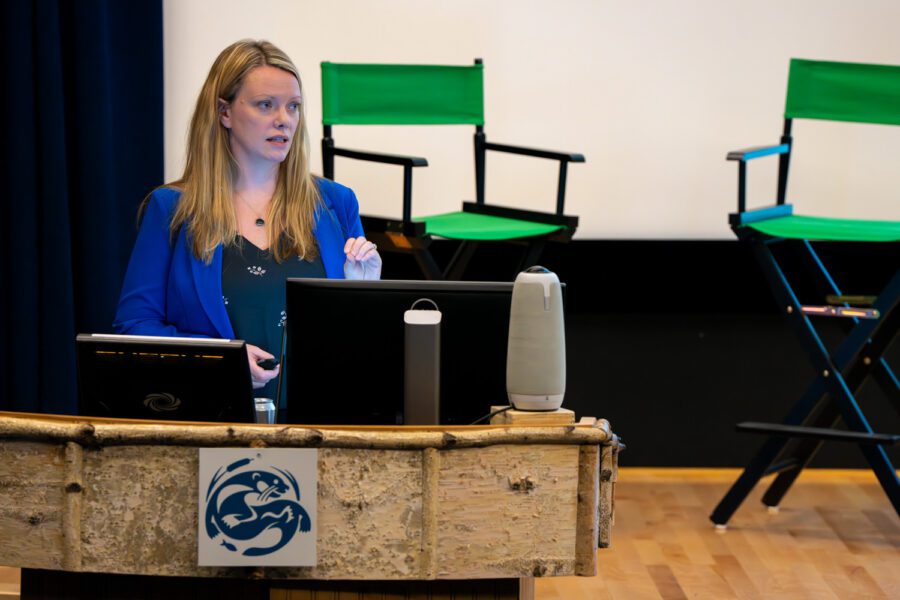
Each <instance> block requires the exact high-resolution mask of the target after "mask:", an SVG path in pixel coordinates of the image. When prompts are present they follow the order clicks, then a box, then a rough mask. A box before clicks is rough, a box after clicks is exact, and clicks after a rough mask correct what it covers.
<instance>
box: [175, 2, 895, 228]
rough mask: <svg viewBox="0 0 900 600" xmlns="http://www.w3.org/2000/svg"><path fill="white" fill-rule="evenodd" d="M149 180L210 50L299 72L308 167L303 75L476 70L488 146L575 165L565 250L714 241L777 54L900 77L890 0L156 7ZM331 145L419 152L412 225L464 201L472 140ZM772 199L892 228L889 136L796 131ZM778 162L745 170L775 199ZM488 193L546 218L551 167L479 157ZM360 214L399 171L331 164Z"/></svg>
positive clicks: (461, 132)
mask: <svg viewBox="0 0 900 600" xmlns="http://www.w3.org/2000/svg"><path fill="white" fill-rule="evenodd" d="M164 19H165V123H166V124H165V139H166V142H165V143H166V174H165V176H166V179H167V180H172V179H175V178H177V177H178V176H179V175H180V172H181V169H182V167H183V160H184V142H185V134H186V131H187V126H188V120H189V119H190V114H191V111H192V110H193V106H194V102H195V101H196V97H197V93H198V91H199V89H200V85H201V83H202V81H203V79H204V77H205V76H206V73H207V71H208V69H209V67H210V65H211V64H212V61H213V59H214V58H215V56H216V55H217V54H218V52H219V51H220V50H221V49H222V48H224V47H225V46H227V45H228V44H230V43H231V42H233V41H235V40H238V39H241V38H262V39H268V40H270V41H272V42H274V43H275V44H277V45H279V46H281V47H282V48H283V49H284V50H285V51H286V52H287V53H288V54H289V55H290V56H291V57H292V58H293V59H294V61H295V62H296V64H297V66H298V67H299V68H300V70H301V73H302V76H303V78H304V79H303V85H304V92H305V99H306V100H305V101H306V115H307V119H308V123H309V132H310V140H311V157H312V168H313V171H314V172H317V173H321V153H320V150H319V142H320V140H321V135H322V126H321V110H320V103H321V98H320V75H319V63H320V62H321V61H324V60H330V61H336V62H385V63H401V62H412V63H434V64H468V63H470V62H471V61H472V60H473V59H474V58H476V57H480V58H482V59H484V63H485V112H486V126H485V131H486V133H487V135H488V139H489V140H490V141H495V142H501V143H504V142H505V143H510V144H516V145H523V146H534V147H542V148H547V149H553V150H563V151H570V152H581V153H583V154H584V155H585V156H586V158H587V162H586V163H585V164H575V165H571V166H570V168H569V185H568V194H567V202H566V212H567V213H568V214H573V215H578V216H579V217H580V218H581V225H580V228H579V231H578V233H577V234H576V238H580V239H730V238H731V237H732V235H731V233H730V231H729V230H728V227H727V214H728V212H729V211H733V210H734V208H735V204H736V187H735V186H736V180H737V167H736V165H735V164H734V163H728V162H726V161H725V155H726V153H727V152H728V151H729V150H733V149H737V148H742V147H747V146H755V145H762V144H774V143H777V141H778V138H779V136H780V133H781V127H782V114H783V109H784V95H785V87H786V79H787V68H788V61H789V59H790V58H791V57H798V58H809V59H821V60H844V61H855V62H872V63H882V64H900V35H897V26H898V24H900V2H897V1H896V0H860V1H859V2H847V1H846V0H789V1H784V0H757V1H755V2H739V1H737V0H655V1H651V0H633V1H629V2H621V1H618V2H616V1H612V0H561V1H560V2H547V1H546V0H454V1H453V2H445V1H439V0H329V1H328V2H321V1H312V0H269V1H268V2H265V3H262V4H261V3H258V2H248V1H245V0H166V1H165V3H164ZM334 133H335V138H336V140H337V142H338V144H339V145H340V146H344V147H348V148H355V149H364V150H378V151H382V152H389V153H398V154H411V155H417V156H424V157H426V158H427V159H428V160H429V163H430V166H428V167H426V168H422V169H417V170H416V172H415V177H414V185H413V192H414V197H413V214H414V216H415V215H426V214H437V213H442V212H449V211H453V210H457V209H458V207H459V205H460V201H461V200H472V199H474V193H475V192H474V187H475V184H474V175H473V157H472V133H473V128H472V127H468V126H459V127H456V126H444V127H391V128H388V127H347V126H343V127H336V128H335V132H334ZM794 133H795V137H796V144H795V149H794V158H793V162H792V168H791V180H790V186H789V189H788V201H790V202H793V203H794V204H795V206H796V207H797V211H798V212H802V213H805V214H818V215H823V216H836V217H858V218H871V219H893V220H900V201H898V196H900V168H898V167H897V164H898V157H900V127H889V126H870V125H854V124H841V123H825V122H812V121H800V122H797V123H795V127H794ZM776 166H777V159H775V158H764V159H759V160H757V161H754V162H753V163H751V164H750V166H749V180H748V181H749V200H750V204H751V205H754V204H756V205H766V204H770V203H772V202H773V201H774V192H775V179H776V178H775V173H776ZM487 172H488V178H487V198H488V201H489V202H495V203H498V204H501V205H506V206H515V207H523V208H531V209H537V210H547V211H552V210H553V209H554V207H555V193H556V192H555V190H556V176H557V163H555V162H554V161H548V160H542V159H536V158H528V157H516V156H510V155H502V154H498V153H488V171H487ZM336 179H337V180H338V181H339V182H341V183H344V184H346V185H349V186H351V187H352V188H354V189H355V190H356V192H357V195H358V197H359V199H360V204H361V208H362V212H364V213H366V214H376V215H383V216H394V217H399V216H400V210H401V208H400V207H401V201H400V192H401V189H402V177H401V168H400V167H396V166H390V165H380V164H374V163H364V162H359V161H354V160H350V159H346V158H340V157H338V158H337V161H336Z"/></svg>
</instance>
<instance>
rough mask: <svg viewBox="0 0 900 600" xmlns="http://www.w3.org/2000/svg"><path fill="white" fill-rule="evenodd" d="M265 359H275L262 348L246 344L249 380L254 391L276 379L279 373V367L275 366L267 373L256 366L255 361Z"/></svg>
mask: <svg viewBox="0 0 900 600" xmlns="http://www.w3.org/2000/svg"><path fill="white" fill-rule="evenodd" d="M266 358H275V357H274V356H273V355H271V354H269V353H268V352H266V351H265V350H263V349H262V348H259V347H257V346H254V345H253V344H247V360H249V361H250V380H251V381H252V382H253V389H254V390H258V389H259V388H261V387H264V386H265V385H266V384H267V383H269V382H270V381H271V380H273V379H275V378H276V377H278V374H279V373H280V372H281V365H277V366H276V367H275V368H274V369H271V370H269V371H267V370H265V369H263V368H262V367H260V366H259V365H258V364H256V361H258V360H263V359H266Z"/></svg>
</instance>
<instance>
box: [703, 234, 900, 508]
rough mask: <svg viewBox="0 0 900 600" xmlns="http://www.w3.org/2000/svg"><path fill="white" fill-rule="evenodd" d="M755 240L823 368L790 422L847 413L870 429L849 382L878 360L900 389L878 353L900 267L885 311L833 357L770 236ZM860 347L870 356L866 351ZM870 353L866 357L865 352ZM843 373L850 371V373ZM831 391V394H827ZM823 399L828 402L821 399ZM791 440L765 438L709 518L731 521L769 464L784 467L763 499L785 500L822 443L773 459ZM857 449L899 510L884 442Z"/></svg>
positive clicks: (859, 379) (889, 330) (780, 297)
mask: <svg viewBox="0 0 900 600" xmlns="http://www.w3.org/2000/svg"><path fill="white" fill-rule="evenodd" d="M752 242H753V243H752V245H753V249H754V252H755V253H756V255H757V258H758V259H759V262H760V265H761V266H762V268H763V272H764V274H765V275H766V277H767V278H768V279H769V281H770V283H771V284H772V291H773V292H774V294H775V296H776V300H777V301H778V303H779V304H780V305H781V306H785V307H792V309H793V310H792V311H790V313H791V318H790V319H789V322H790V324H791V326H792V328H794V329H795V333H797V335H798V338H799V340H800V342H801V345H802V346H803V347H804V349H805V350H806V351H807V354H808V355H809V357H810V359H811V360H812V362H813V364H814V366H815V367H816V369H817V370H818V371H819V373H820V375H819V376H818V377H817V378H816V380H815V381H814V382H813V383H812V384H811V385H810V387H809V388H808V389H807V391H806V393H804V396H803V397H802V398H801V400H800V401H799V402H798V403H797V404H796V405H795V406H794V407H793V408H792V410H791V413H790V415H789V416H788V419H787V420H786V423H787V424H799V423H800V422H801V421H806V422H814V423H817V424H818V425H819V426H833V425H834V424H836V422H837V421H838V420H840V418H841V417H842V418H843V419H844V420H845V422H846V423H847V424H848V426H849V428H850V429H851V430H854V431H863V432H871V431H872V430H871V428H870V427H869V424H868V423H867V421H866V419H865V416H864V415H863V414H862V411H861V410H860V408H859V406H858V404H857V403H856V399H855V397H854V393H853V392H851V391H850V389H851V388H853V389H856V390H858V389H859V388H860V387H861V386H862V383H863V382H864V381H865V380H866V378H867V377H868V376H869V375H870V374H872V370H873V368H874V369H875V374H876V375H877V377H876V380H877V381H879V382H880V385H881V386H882V387H883V388H884V389H885V391H886V392H888V393H889V395H890V394H891V393H894V394H895V395H897V393H898V391H900V385H898V379H897V378H896V376H895V375H894V373H893V372H892V371H891V370H890V367H889V366H888V365H887V363H886V362H885V361H884V359H883V358H881V353H882V352H883V351H884V349H885V348H886V347H887V345H888V344H890V342H891V337H892V335H893V333H894V332H896V331H897V329H898V323H897V320H898V312H900V311H897V310H896V309H897V304H898V302H900V272H898V273H897V274H895V276H894V277H893V279H892V280H891V282H890V283H889V284H888V286H887V288H886V289H885V290H884V292H883V293H882V296H881V297H880V298H879V302H877V304H879V305H880V306H879V307H878V308H879V310H880V311H881V314H882V317H883V318H882V319H880V320H879V321H877V322H866V323H858V324H857V325H856V327H854V328H853V330H852V331H851V333H850V335H849V336H848V338H847V339H846V340H844V343H842V344H841V346H840V347H839V349H838V351H837V352H836V353H835V356H834V360H833V361H832V359H831V357H830V356H829V354H828V352H827V350H826V349H825V347H824V345H823V344H822V342H821V340H820V339H819V337H818V334H817V333H816V331H815V329H814V328H813V327H812V325H811V323H810V322H809V319H808V317H806V316H805V315H803V314H802V313H801V312H800V310H799V307H800V303H799V301H798V300H797V298H796V296H795V295H794V293H793V291H792V289H791V287H790V284H789V283H788V282H787V279H786V278H785V277H784V274H783V272H782V271H781V268H780V266H779V265H778V263H777V261H776V260H775V257H774V256H773V255H772V253H771V251H770V250H769V249H768V247H767V245H766V243H765V241H763V240H761V239H760V238H757V239H754V240H752ZM805 247H806V248H807V250H808V251H809V254H810V257H811V258H812V259H813V260H814V261H815V262H816V264H817V266H818V267H819V270H820V273H821V275H822V277H823V278H824V280H825V281H824V283H826V284H827V288H829V289H834V290H836V289H837V286H836V285H835V284H834V281H833V280H832V279H831V277H830V275H829V274H828V272H827V270H826V269H825V267H824V265H823V264H822V263H821V261H820V260H819V259H818V256H816V254H815V252H814V251H813V249H812V247H811V246H810V245H809V244H808V243H805ZM861 354H863V355H865V356H861ZM873 356H874V357H875V360H874V361H872V359H871V358H872V357H873ZM866 357H868V360H865V358H866ZM873 363H874V364H873ZM844 373H847V379H846V380H845V378H844ZM848 384H849V386H848ZM826 393H827V396H825V394H826ZM823 402H825V403H826V404H822V403H823ZM814 415H815V416H814ZM787 442H788V440H787V439H786V438H781V439H779V438H777V437H772V438H770V439H769V440H767V441H766V442H765V443H764V444H763V446H762V447H761V449H760V450H759V451H758V452H757V454H756V456H754V458H753V460H751V462H750V464H749V465H748V466H747V467H746V468H745V470H744V472H743V473H742V474H741V476H740V477H739V478H738V480H737V481H736V482H735V483H734V484H733V485H732V487H731V489H730V490H729V491H728V492H727V493H726V495H725V496H724V497H723V499H722V500H721V501H720V502H719V504H718V505H717V506H716V508H715V509H714V510H713V513H712V514H711V515H710V519H711V520H712V521H713V522H714V523H716V524H720V525H721V524H725V523H727V521H728V520H729V519H730V518H731V516H732V515H733V514H734V512H735V511H736V510H737V508H738V507H739V506H740V504H741V503H742V502H743V501H744V499H746V497H747V495H749V493H750V491H751V490H752V489H753V487H754V486H755V484H756V483H757V482H758V481H759V480H760V479H761V478H762V477H764V476H765V475H767V474H769V473H772V472H779V473H780V475H779V477H778V478H776V481H775V482H773V484H772V486H771V487H770V489H769V490H768V491H767V492H766V494H765V496H764V498H763V502H764V503H765V504H767V505H769V506H775V505H777V504H778V503H779V502H780V501H781V499H782V498H783V497H784V494H785V493H787V490H788V489H789V488H790V486H791V484H792V483H793V482H794V480H795V479H796V478H797V476H798V475H799V473H800V472H801V471H802V469H803V468H804V467H805V466H806V465H807V464H808V463H809V461H810V460H811V459H812V457H813V456H814V455H815V453H816V452H817V451H818V448H819V447H820V445H821V442H819V441H810V442H801V443H800V444H798V446H797V448H796V449H795V450H794V451H793V452H792V453H790V454H788V458H787V459H786V460H780V461H778V462H777V463H776V461H777V460H778V459H780V458H782V456H783V455H784V454H785V452H784V450H785V447H786V445H787ZM860 450H861V451H862V452H863V455H864V456H865V458H866V460H867V461H868V462H869V464H870V466H871V467H872V470H873V471H874V472H875V474H876V477H877V478H878V480H879V482H880V483H881V485H882V488H884V490H885V493H886V494H887V496H888V498H889V500H890V501H891V503H892V504H893V506H894V508H895V510H897V512H898V514H900V479H898V477H897V473H896V471H895V470H894V468H893V465H892V464H891V462H890V460H889V459H888V456H887V454H886V453H885V451H884V449H883V448H882V447H880V446H868V445H861V446H860Z"/></svg>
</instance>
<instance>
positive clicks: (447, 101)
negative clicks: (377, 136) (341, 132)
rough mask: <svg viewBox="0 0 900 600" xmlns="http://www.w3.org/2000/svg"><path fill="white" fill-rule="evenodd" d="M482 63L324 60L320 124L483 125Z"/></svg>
mask: <svg viewBox="0 0 900 600" xmlns="http://www.w3.org/2000/svg"><path fill="white" fill-rule="evenodd" d="M482 73H483V65H480V64H475V65H469V66H461V67H460V66H443V65H365V64H341V63H331V62H323V63H322V124H323V125H340V124H347V125H483V124H484V85H483V78H482Z"/></svg>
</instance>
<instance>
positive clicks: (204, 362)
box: [76, 334, 254, 423]
mask: <svg viewBox="0 0 900 600" xmlns="http://www.w3.org/2000/svg"><path fill="white" fill-rule="evenodd" d="M76 346H77V349H78V398H79V408H78V412H79V414H81V415H84V416H92V417H115V418H128V419H156V420H178V421H222V422H231V423H250V422H253V417H254V409H253V393H252V389H251V385H250V367H249V364H248V362H247V351H246V348H245V345H244V342H243V341H242V340H218V339H206V338H171V337H155V336H141V335H107V334H80V335H79V336H78V337H77V338H76Z"/></svg>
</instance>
